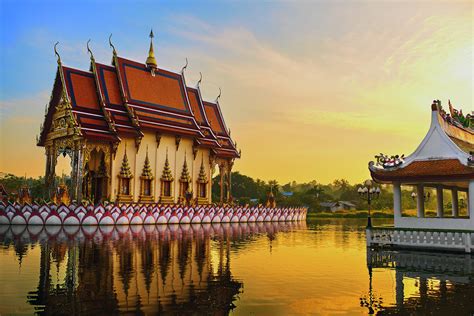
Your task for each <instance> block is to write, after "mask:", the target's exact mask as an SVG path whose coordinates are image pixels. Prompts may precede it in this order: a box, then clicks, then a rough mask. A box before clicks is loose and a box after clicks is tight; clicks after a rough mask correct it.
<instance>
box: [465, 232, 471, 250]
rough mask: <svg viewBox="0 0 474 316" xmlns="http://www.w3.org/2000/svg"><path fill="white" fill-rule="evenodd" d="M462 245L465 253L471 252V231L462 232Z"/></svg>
mask: <svg viewBox="0 0 474 316" xmlns="http://www.w3.org/2000/svg"><path fill="white" fill-rule="evenodd" d="M464 246H465V248H464V249H465V251H466V252H467V253H471V233H464Z"/></svg>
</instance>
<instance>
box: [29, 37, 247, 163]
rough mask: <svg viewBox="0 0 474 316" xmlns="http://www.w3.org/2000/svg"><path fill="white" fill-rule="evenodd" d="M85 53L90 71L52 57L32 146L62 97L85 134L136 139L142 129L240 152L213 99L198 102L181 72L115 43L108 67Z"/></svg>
mask: <svg viewBox="0 0 474 316" xmlns="http://www.w3.org/2000/svg"><path fill="white" fill-rule="evenodd" d="M150 49H152V46H150ZM90 53H91V67H90V71H83V70H79V69H74V68H70V67H66V66H63V65H62V63H61V60H60V58H59V57H58V72H57V76H56V79H55V83H54V88H53V93H52V97H51V101H50V104H49V106H48V110H47V112H46V117H45V122H44V124H43V128H42V131H41V134H40V137H39V139H38V145H40V146H44V144H45V141H46V135H47V133H48V132H49V131H50V130H51V124H52V117H53V114H54V108H55V107H56V106H57V105H58V104H59V103H60V102H61V101H62V98H67V101H68V102H69V103H70V105H71V110H72V113H73V115H74V118H75V119H76V121H77V125H78V128H79V130H80V132H81V134H82V136H83V137H84V138H86V139H96V140H102V141H110V142H118V141H119V140H120V138H121V137H123V136H131V137H138V138H140V137H141V136H142V135H143V132H144V131H153V132H158V133H168V134H173V135H181V136H188V137H192V138H194V139H195V140H196V142H197V144H198V145H200V146H204V147H209V148H212V149H213V150H214V152H215V154H216V155H217V156H224V157H232V158H236V157H239V156H240V154H239V152H238V151H237V148H236V145H235V143H234V141H233V140H232V139H231V138H230V135H229V134H230V133H229V131H228V129H227V127H226V126H225V123H224V119H223V116H222V112H221V110H220V106H219V103H218V101H217V100H216V102H206V101H203V99H202V97H201V93H200V89H199V86H198V87H196V88H193V87H188V86H187V85H186V82H185V78H184V72H181V73H176V72H172V71H168V70H164V69H161V68H158V66H156V67H155V66H153V67H151V66H150V65H147V64H144V63H141V62H136V61H133V60H129V59H125V58H122V57H119V56H118V55H117V52H116V50H115V48H114V50H113V62H112V65H110V66H109V65H104V64H100V63H96V62H95V59H94V58H93V56H92V52H90ZM151 53H153V52H152V51H151V50H150V54H151Z"/></svg>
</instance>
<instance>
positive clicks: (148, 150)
mask: <svg viewBox="0 0 474 316" xmlns="http://www.w3.org/2000/svg"><path fill="white" fill-rule="evenodd" d="M150 38H151V41H150V49H149V52H148V56H147V58H144V60H146V62H145V63H142V62H140V61H133V60H129V59H126V58H123V57H121V56H119V55H118V53H117V50H116V49H115V47H114V46H113V44H112V43H111V42H110V46H111V48H112V64H111V65H107V64H101V63H98V62H96V61H95V58H94V55H93V53H92V51H91V50H90V48H89V45H87V48H88V51H89V54H90V69H89V70H80V69H75V68H71V67H67V66H64V65H63V63H62V61H61V58H60V56H59V54H58V53H57V50H56V47H55V52H56V55H57V62H58V68H57V73H56V79H55V81H54V85H53V91H52V94H51V99H50V102H49V104H48V105H47V108H46V113H45V117H44V122H43V124H42V126H41V132H40V135H39V136H38V138H37V144H38V146H42V147H44V148H45V154H46V171H45V179H46V185H47V187H48V189H49V192H50V194H51V195H52V194H53V193H54V189H55V188H56V187H57V184H55V181H56V173H55V167H56V163H57V157H58V156H59V155H60V154H63V155H68V156H69V157H70V158H71V166H72V172H71V179H72V182H71V183H72V184H71V188H69V190H70V198H71V200H78V201H81V200H83V199H87V200H91V201H94V202H100V201H104V200H110V201H116V202H119V203H131V202H141V203H177V202H179V201H185V199H186V195H187V196H188V197H190V198H191V200H192V201H193V202H194V203H200V204H206V203H211V202H212V201H211V188H212V185H211V180H212V176H213V174H214V172H215V170H219V172H220V188H221V194H220V202H227V201H230V200H231V199H232V197H231V193H230V192H231V176H230V175H231V171H232V166H233V163H234V160H235V159H236V158H240V151H239V150H237V147H236V143H235V142H234V140H232V138H231V136H230V130H229V129H228V128H227V126H226V124H225V121H224V117H223V115H222V111H221V108H220V104H219V97H218V98H217V99H216V100H215V101H212V102H211V101H206V100H203V98H202V95H201V90H200V86H199V85H200V82H201V80H199V82H198V83H197V85H196V86H194V87H191V86H189V85H188V84H187V83H186V80H185V76H184V71H185V68H186V67H183V69H182V70H181V71H180V72H173V71H168V70H165V69H162V68H161V66H160V65H159V63H158V61H157V59H156V57H155V51H154V47H153V33H151V34H150ZM88 44H89V43H88ZM144 55H145V54H144ZM145 56H146V55H145ZM145 56H144V57H145ZM219 96H220V93H219Z"/></svg>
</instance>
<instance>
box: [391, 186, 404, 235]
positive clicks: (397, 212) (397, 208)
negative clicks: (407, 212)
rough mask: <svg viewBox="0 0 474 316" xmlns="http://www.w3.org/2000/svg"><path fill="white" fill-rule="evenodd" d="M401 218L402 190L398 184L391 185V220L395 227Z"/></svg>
mask: <svg viewBox="0 0 474 316" xmlns="http://www.w3.org/2000/svg"><path fill="white" fill-rule="evenodd" d="M400 217H402V189H401V185H400V183H399V182H395V183H394V184H393V218H394V222H395V227H397V221H398V219H399V218H400Z"/></svg>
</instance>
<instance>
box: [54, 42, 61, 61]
mask: <svg viewBox="0 0 474 316" xmlns="http://www.w3.org/2000/svg"><path fill="white" fill-rule="evenodd" d="M58 44H59V42H56V44H54V54H55V55H56V57H57V58H58V65H61V56H59V53H58V50H57V46H58Z"/></svg>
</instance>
